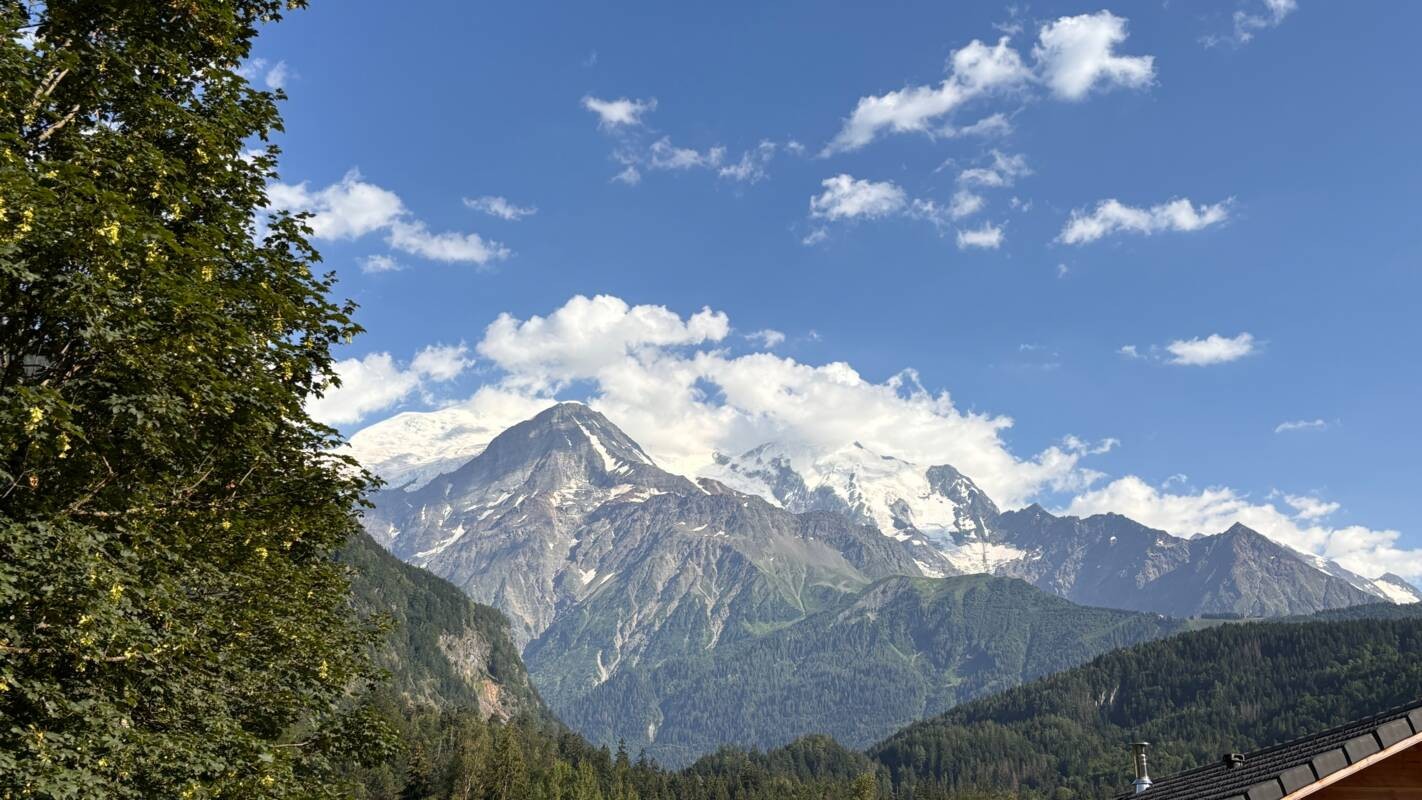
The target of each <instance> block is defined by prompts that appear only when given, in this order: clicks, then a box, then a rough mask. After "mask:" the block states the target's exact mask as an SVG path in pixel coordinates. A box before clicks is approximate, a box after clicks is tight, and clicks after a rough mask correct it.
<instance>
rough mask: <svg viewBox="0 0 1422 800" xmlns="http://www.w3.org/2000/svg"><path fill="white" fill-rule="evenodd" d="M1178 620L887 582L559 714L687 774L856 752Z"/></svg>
mask: <svg viewBox="0 0 1422 800" xmlns="http://www.w3.org/2000/svg"><path fill="white" fill-rule="evenodd" d="M1185 624H1186V623H1184V622H1182V621H1180V620H1173V619H1168V618H1165V617H1161V616H1159V615H1157V614H1144V613H1137V612H1131V611H1118V610H1113V609H1104V608H1086V607H1083V606H1078V605H1076V604H1074V603H1071V602H1069V601H1067V600H1063V599H1062V598H1059V597H1056V596H1054V595H1050V594H1047V593H1046V592H1043V591H1040V590H1038V589H1036V588H1034V587H1032V586H1030V585H1028V584H1027V583H1025V582H1023V581H1020V580H1017V579H1014V578H995V577H991V576H988V575H966V576H960V577H953V578H941V579H933V578H887V579H884V580H882V581H879V582H878V583H876V584H874V585H873V586H871V587H869V588H868V589H867V590H865V591H864V592H862V593H860V594H857V595H851V596H848V597H845V598H844V599H842V600H840V601H839V602H837V603H836V604H835V605H834V606H832V607H831V608H828V609H826V610H824V611H821V612H819V613H817V614H814V615H811V616H810V617H808V618H806V619H804V620H801V621H799V622H796V623H794V624H792V625H789V626H786V627H784V628H781V629H779V630H774V631H769V632H766V633H765V634H763V635H761V636H757V637H751V638H745V639H742V640H741V641H737V642H735V643H733V644H729V645H723V646H721V647H718V648H715V649H713V650H698V651H696V652H692V653H689V654H687V655H685V656H682V657H679V658H673V659H668V660H666V661H664V662H662V663H660V664H657V663H651V664H646V665H638V666H636V667H634V668H630V669H623V670H621V671H619V673H618V674H617V675H614V676H613V677H612V679H611V680H609V681H607V682H606V683H604V684H602V685H600V686H598V687H597V688H596V689H594V690H593V691H592V692H590V693H588V694H587V695H586V696H585V697H583V698H581V699H580V700H578V701H576V702H573V703H569V704H567V705H566V706H565V707H564V708H563V709H561V713H560V716H561V717H562V719H563V721H564V722H566V723H568V724H569V725H571V726H572V727H573V728H574V729H576V730H579V731H581V732H583V733H584V734H585V735H587V736H588V737H589V738H590V739H592V740H593V741H595V742H606V743H609V744H611V743H615V742H617V741H619V740H623V741H625V742H627V743H628V745H629V746H631V747H634V748H638V749H640V748H642V747H645V748H646V749H647V751H648V753H650V754H651V755H653V756H654V757H655V758H656V759H657V760H658V761H661V762H663V763H668V764H672V765H681V764H686V763H689V762H690V761H692V760H694V759H695V758H696V757H698V756H700V755H704V754H706V753H709V752H711V751H712V750H714V749H716V747H718V746H719V745H720V744H723V743H726V742H735V743H738V744H740V745H742V746H758V747H773V746H776V745H779V744H782V743H784V742H786V741H789V740H790V739H792V738H793V737H794V736H796V735H799V734H805V733H823V734H829V735H831V736H833V737H834V738H836V739H837V740H839V741H840V742H841V743H843V744H845V745H848V746H851V747H865V746H867V745H869V744H872V743H873V742H874V741H876V740H878V739H880V738H882V737H884V736H886V735H888V734H889V733H891V732H892V731H894V730H896V729H898V728H900V727H902V726H904V725H907V724H909V723H910V722H913V721H914V720H917V719H922V718H923V717H924V716H928V715H932V714H935V713H939V712H942V711H944V710H946V709H948V708H951V707H953V706H954V705H956V704H958V703H960V702H963V701H964V700H968V699H972V698H975V697H980V696H983V695H985V694H989V693H991V692H995V691H999V690H1001V689H1006V688H1008V687H1010V686H1015V685H1017V684H1020V683H1022V682H1023V681H1026V680H1031V679H1033V678H1037V677H1040V676H1042V675H1046V674H1048V673H1051V672H1056V671H1058V670H1061V669H1065V668H1067V667H1071V666H1075V665H1076V664H1080V663H1082V662H1083V661H1086V660H1087V659H1089V658H1092V657H1094V656H1096V655H1099V654H1100V653H1104V652H1106V651H1107V650H1111V649H1113V648H1117V647H1123V646H1126V645H1130V644H1135V643H1137V642H1142V641H1146V640H1149V639H1155V638H1159V637H1162V636H1167V635H1169V634H1171V633H1175V632H1177V631H1179V630H1181V628H1182V626H1184V625H1185Z"/></svg>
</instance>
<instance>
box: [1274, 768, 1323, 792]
mask: <svg viewBox="0 0 1422 800" xmlns="http://www.w3.org/2000/svg"><path fill="white" fill-rule="evenodd" d="M1316 780H1318V779H1317V778H1315V777H1314V776H1313V768H1311V767H1310V766H1309V765H1307V764H1300V765H1299V766H1297V767H1289V768H1288V769H1286V770H1284V771H1283V772H1281V773H1279V783H1282V784H1283V785H1284V794H1293V793H1294V792H1297V791H1298V790H1300V789H1302V788H1303V787H1305V786H1307V785H1309V784H1310V783H1313V782H1314V781H1316Z"/></svg>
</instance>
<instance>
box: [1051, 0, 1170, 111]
mask: <svg viewBox="0 0 1422 800" xmlns="http://www.w3.org/2000/svg"><path fill="white" fill-rule="evenodd" d="M1125 40H1126V20H1124V19H1122V18H1121V17H1118V16H1116V15H1114V14H1112V13H1111V12H1109V11H1099V12H1097V13H1095V14H1081V15H1079V16H1075V17H1062V18H1060V19H1058V20H1057V21H1055V22H1052V23H1049V24H1047V25H1043V26H1042V29H1041V31H1040V32H1039V33H1038V36H1037V46H1036V47H1034V48H1032V56H1033V58H1035V59H1036V60H1037V65H1038V67H1037V68H1038V71H1039V73H1040V75H1041V79H1042V81H1043V82H1044V83H1045V84H1046V85H1047V86H1048V88H1050V89H1051V91H1052V94H1053V95H1055V96H1056V97H1058V98H1060V99H1062V100H1080V99H1082V98H1083V97H1086V95H1087V94H1089V93H1090V92H1091V91H1092V90H1093V89H1097V88H1102V89H1109V88H1112V87H1116V86H1124V87H1126V88H1132V89H1138V88H1141V87H1144V86H1149V85H1150V84H1151V83H1152V82H1153V81H1154V80H1155V59H1154V58H1153V57H1151V56H1123V55H1117V54H1116V47H1117V46H1118V45H1120V44H1121V43H1122V42H1124V41H1125Z"/></svg>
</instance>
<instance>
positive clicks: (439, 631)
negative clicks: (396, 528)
mask: <svg viewBox="0 0 1422 800" xmlns="http://www.w3.org/2000/svg"><path fill="white" fill-rule="evenodd" d="M340 560H341V562H342V563H344V564H346V565H347V566H349V567H350V571H351V595H352V599H353V601H354V604H355V607H356V609H357V610H358V611H360V612H361V613H362V614H363V615H371V616H375V615H381V616H384V617H386V618H388V619H389V620H390V622H391V623H392V624H391V626H390V628H391V629H390V631H389V634H388V635H387V636H386V638H384V639H383V640H382V641H381V642H380V643H379V645H378V646H377V647H376V648H375V661H376V664H377V665H378V666H379V667H381V668H382V669H384V670H386V671H387V672H388V673H389V676H390V681H389V683H388V684H387V686H386V688H387V689H388V690H390V691H394V692H395V693H397V694H398V695H400V696H401V697H402V698H403V699H405V700H408V701H411V702H415V703H422V704H426V705H431V706H436V707H439V708H447V709H455V708H471V709H473V708H481V707H482V708H483V709H484V710H485V713H486V714H488V713H498V714H501V715H504V716H508V715H513V714H520V713H532V714H545V715H546V714H547V711H546V709H544V707H543V701H542V700H540V699H539V698H538V693H537V692H535V691H534V689H533V684H532V683H531V682H530V681H529V679H528V673H527V671H525V670H524V668H523V661H522V660H521V659H520V658H519V655H518V648H517V647H516V646H515V645H514V643H513V639H512V637H511V636H510V634H509V623H508V619H506V618H505V617H504V615H503V614H502V613H500V612H499V611H498V610H497V609H494V608H491V607H489V606H486V605H483V604H481V603H476V602H474V601H473V600H470V599H469V596H468V595H466V594H464V592H462V591H460V590H459V588H458V587H456V586H455V585H454V584H452V583H450V582H449V581H446V580H444V579H443V578H440V577H437V576H435V575H433V574H431V573H429V572H427V571H426V570H423V569H420V568H419V567H414V566H411V565H409V564H406V563H404V562H403V561H401V560H400V559H398V558H396V557H395V556H393V555H391V554H390V553H389V552H388V551H386V550H385V548H383V547H381V546H380V545H379V544H377V543H376V542H375V540H373V539H371V538H370V536H369V535H368V534H366V533H365V532H364V531H359V532H357V533H356V534H355V535H354V536H352V537H351V540H350V542H349V543H348V544H347V545H346V548H345V549H344V550H343V551H342V552H341V554H340Z"/></svg>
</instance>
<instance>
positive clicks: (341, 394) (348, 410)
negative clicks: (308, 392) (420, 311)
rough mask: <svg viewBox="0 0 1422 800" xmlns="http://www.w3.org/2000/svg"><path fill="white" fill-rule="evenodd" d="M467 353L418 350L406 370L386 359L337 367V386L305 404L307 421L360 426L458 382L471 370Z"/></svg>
mask: <svg viewBox="0 0 1422 800" xmlns="http://www.w3.org/2000/svg"><path fill="white" fill-rule="evenodd" d="M468 353H469V349H468V348H467V347H465V346H464V345H463V344H459V345H432V346H430V347H426V348H424V349H422V350H420V351H419V352H418V353H416V354H415V357H414V358H413V359H411V360H410V363H408V364H406V365H403V366H402V365H400V364H398V363H396V361H395V359H394V357H392V356H391V355H390V354H389V353H371V354H369V355H367V356H365V357H363V358H347V359H344V360H342V361H338V362H336V373H337V374H338V375H339V376H340V386H331V387H328V388H327V389H326V391H325V394H324V395H323V396H322V397H317V398H313V399H311V400H310V401H309V402H308V403H307V404H306V410H307V413H309V414H310V415H311V418H312V419H314V420H316V421H318V422H323V423H326V424H328V425H346V424H350V423H355V422H360V421H361V420H362V419H364V418H366V417H367V416H369V415H371V414H374V413H376V412H378V411H385V410H387V409H389V408H392V407H394V406H396V405H397V404H399V403H402V402H404V401H405V400H407V399H409V398H410V396H411V395H414V394H416V393H420V392H424V391H426V390H427V389H428V388H429V387H430V385H431V384H434V383H442V382H446V381H450V380H453V379H454V378H456V377H458V376H459V375H460V374H461V373H462V372H463V371H464V370H465V369H467V368H468V367H469V366H471V365H473V363H474V362H473V361H472V360H470V359H469V358H468V357H467V356H468Z"/></svg>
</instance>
